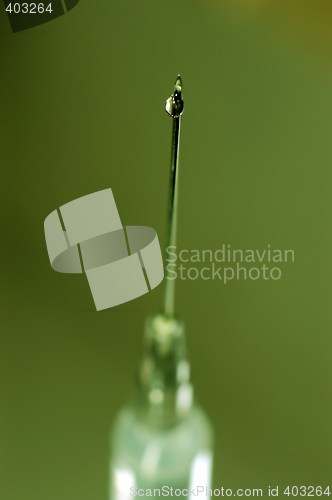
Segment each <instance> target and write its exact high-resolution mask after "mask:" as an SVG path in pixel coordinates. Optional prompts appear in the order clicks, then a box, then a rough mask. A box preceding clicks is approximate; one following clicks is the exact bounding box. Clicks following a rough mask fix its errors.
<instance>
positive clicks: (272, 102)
mask: <svg viewBox="0 0 332 500" xmlns="http://www.w3.org/2000/svg"><path fill="white" fill-rule="evenodd" d="M0 29H1V35H0V43H1V45H0V46H1V48H0V59H1V60H0V64H1V80H0V85H1V96H2V98H1V115H0V134H1V135H0V141H1V150H0V158H1V165H2V168H1V172H2V182H1V190H2V194H1V204H2V244H1V262H2V279H1V354H0V356H1V360H0V361H1V368H0V369H1V394H2V395H1V412H0V413H1V414H0V419H1V420H0V422H1V426H0V432H1V443H2V444H1V451H0V456H1V459H2V467H1V471H2V476H3V480H2V486H1V488H2V489H3V491H2V496H1V498H3V499H4V500H18V499H23V498H24V500H39V499H40V500H46V499H47V500H60V499H61V500H76V499H77V500H88V499H89V500H90V499H93V500H106V498H107V481H108V453H109V450H108V434H109V428H110V425H111V422H112V420H113V418H114V417H115V415H116V413H117V411H118V410H119V409H120V407H121V406H122V405H123V404H124V403H125V402H126V401H127V400H128V399H129V398H130V396H131V394H132V393H133V391H134V389H135V373H136V366H137V364H138V359H139V355H140V350H141V338H142V332H143V323H144V319H145V316H146V315H147V314H150V313H153V312H158V310H159V304H160V301H161V296H162V287H161V286H159V287H158V288H156V289H155V290H153V291H152V292H151V293H149V294H147V295H145V296H143V297H140V298H138V299H136V300H135V301H132V302H130V303H127V304H123V305H121V306H118V307H115V308H113V309H109V310H105V311H101V312H98V313H97V312H96V311H95V308H94V304H93V300H92V296H91V292H90V290H89V287H88V284H87V281H86V278H85V277H84V276H82V275H65V274H59V273H55V272H54V271H53V270H52V269H51V267H50V264H49V260H48V255H47V251H46V245H45V239H44V232H43V221H44V219H45V218H46V216H47V215H48V214H49V213H50V212H51V211H53V210H54V209H55V208H57V207H59V206H61V205H62V204H64V203H67V202H69V201H71V200H74V199H75V198H78V197H80V196H84V195H86V194H89V193H92V192H95V191H98V190H101V189H106V188H108V187H111V188H112V190H113V193H114V196H115V200H116V202H117V206H118V209H119V213H120V216H121V220H122V222H123V224H127V225H146V226H151V227H153V228H154V229H156V231H157V232H158V235H159V238H160V241H161V244H162V245H164V244H165V238H164V235H165V230H166V207H167V191H168V178H169V158H170V138H171V119H170V118H169V117H168V116H167V114H166V113H165V111H164V101H165V99H166V98H167V97H168V96H169V95H170V93H171V91H172V87H173V83H174V79H175V76H176V74H177V73H178V72H180V73H181V75H182V78H183V83H184V98H185V113H184V115H183V129H182V142H181V165H180V169H181V171H180V202H179V203H180V205H179V248H186V249H199V250H203V249H212V250H213V251H214V250H217V249H218V248H221V247H222V245H223V244H226V245H227V244H230V245H231V247H232V248H240V249H243V250H246V249H250V248H251V249H258V250H259V251H262V250H264V249H266V248H267V245H268V244H270V245H271V247H272V248H278V249H281V250H284V249H293V250H294V252H295V262H294V263H288V264H282V265H280V268H281V269H282V273H283V274H282V277H281V279H280V280H278V281H272V280H269V281H264V280H257V281H252V280H247V281H243V280H241V281H236V280H233V281H232V282H229V283H228V284H227V285H224V284H223V282H220V281H219V280H214V281H212V280H209V281H203V280H196V281H190V280H183V281H181V280H178V281H177V311H178V313H179V315H180V316H181V317H182V319H183V320H184V321H185V324H186V331H187V339H188V346H189V350H190V355H191V361H192V372H193V381H194V384H195V389H196V394H197V396H198V399H199V401H200V402H201V404H202V405H203V407H204V408H205V410H206V411H207V413H208V415H209V416H210V418H211V421H212V423H213V426H214V429H215V434H216V450H215V468H214V487H215V488H220V487H221V486H223V487H225V488H263V489H264V492H265V496H267V487H268V486H271V487H275V486H277V485H279V488H280V489H281V490H282V489H284V488H286V486H288V485H290V486H293V485H297V486H301V485H306V486H309V485H313V486H323V487H326V486H327V485H328V484H329V481H331V465H332V456H331V455H332V454H331V444H332V432H331V416H332V415H331V409H332V407H331V385H332V377H331V349H332V342H331V319H332V318H331V295H332V293H331V292H332V290H331V274H332V264H331V258H330V255H331V247H332V237H331V234H332V233H331V224H330V222H331V214H332V198H331V185H332V184H331V183H332V168H331V165H332V140H331V137H332V75H331V72H330V71H329V70H327V69H325V68H324V67H323V65H321V64H320V63H319V62H318V59H317V58H315V57H314V56H312V55H311V54H310V53H309V52H307V51H304V50H300V49H299V48H298V47H296V45H295V44H292V43H291V42H290V41H289V42H287V43H285V42H281V41H280V40H278V39H277V38H276V37H274V36H272V35H270V33H269V32H268V30H266V29H264V27H263V26H261V25H260V23H259V22H256V23H253V22H246V20H245V18H244V17H239V18H237V17H235V16H233V15H232V14H231V13H230V12H229V11H227V10H226V9H225V10H214V8H213V7H212V6H210V5H209V4H204V3H200V2H198V1H196V2H189V1H188V0H179V1H178V2H174V1H173V0H168V1H166V0H159V1H158V2H155V1H152V0H143V1H140V2H138V1H137V0H121V2H103V1H101V0H98V1H97V0H96V1H94V2H92V1H91V0H85V1H83V0H82V1H81V2H80V3H79V4H78V6H77V7H75V9H73V10H72V11H71V12H70V13H68V14H66V15H64V16H62V17H60V18H59V19H57V20H55V21H52V22H50V23H47V24H45V25H43V26H40V27H37V28H33V29H30V30H27V31H24V32H20V33H16V34H13V33H12V32H11V29H10V25H9V21H8V18H7V17H6V13H5V12H4V8H3V9H1V13H0ZM331 482H332V481H331ZM330 487H331V491H332V484H331V483H330ZM325 498H327V497H326V496H325Z"/></svg>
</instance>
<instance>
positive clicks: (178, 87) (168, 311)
mask: <svg viewBox="0 0 332 500" xmlns="http://www.w3.org/2000/svg"><path fill="white" fill-rule="evenodd" d="M165 108H166V111H167V113H168V114H169V115H170V116H171V117H172V118H173V134H172V154H171V178H170V190H169V205H168V238H167V239H168V247H176V226H177V191H178V182H177V178H178V163H179V141H180V125H181V115H182V113H183V108H184V104H183V100H182V81H181V77H180V75H178V76H177V79H176V81H175V85H174V93H173V94H172V95H171V96H170V97H169V98H168V99H167V101H166V106H165ZM169 275H170V271H168V270H167V266H166V271H165V296H164V314H165V316H170V317H172V316H174V295H175V280H174V279H170V276H169Z"/></svg>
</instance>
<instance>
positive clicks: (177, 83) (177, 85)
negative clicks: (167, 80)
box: [174, 75, 182, 92]
mask: <svg viewBox="0 0 332 500" xmlns="http://www.w3.org/2000/svg"><path fill="white" fill-rule="evenodd" d="M174 92H182V80H181V76H180V75H178V76H177V77H176V80H175V85H174Z"/></svg>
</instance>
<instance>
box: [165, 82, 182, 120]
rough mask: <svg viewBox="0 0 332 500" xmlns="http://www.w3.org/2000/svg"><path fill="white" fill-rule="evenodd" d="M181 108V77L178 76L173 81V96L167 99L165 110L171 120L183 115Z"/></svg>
mask: <svg viewBox="0 0 332 500" xmlns="http://www.w3.org/2000/svg"><path fill="white" fill-rule="evenodd" d="M183 107H184V104H183V100H182V80H181V76H180V75H178V76H177V77H176V80H175V85H174V94H172V95H171V96H170V97H169V98H168V99H167V101H166V106H165V109H166V111H167V113H168V114H169V115H171V116H173V118H178V117H179V116H181V115H182V113H183Z"/></svg>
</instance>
